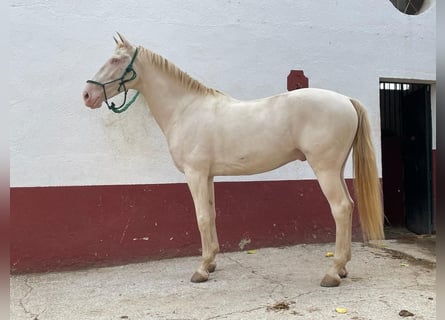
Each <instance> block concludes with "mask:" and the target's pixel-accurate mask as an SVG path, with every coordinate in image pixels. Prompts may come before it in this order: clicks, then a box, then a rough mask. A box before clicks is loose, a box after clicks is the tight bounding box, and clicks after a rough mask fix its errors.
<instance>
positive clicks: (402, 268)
mask: <svg viewBox="0 0 445 320" xmlns="http://www.w3.org/2000/svg"><path fill="white" fill-rule="evenodd" d="M410 241H411V242H409V241H407V240H406V239H399V240H386V241H385V243H384V246H383V248H382V247H373V246H372V245H371V246H364V245H363V244H361V243H353V251H352V252H353V256H352V261H351V262H350V263H349V264H348V267H349V268H348V270H349V276H348V278H346V279H344V280H343V281H342V283H341V285H340V286H339V287H337V288H323V287H320V286H319V281H320V280H321V278H322V277H323V275H324V272H325V270H326V269H327V268H328V266H329V265H330V263H331V259H332V258H331V257H326V256H325V255H326V253H327V252H329V251H333V250H334V246H333V244H311V245H296V246H291V247H285V248H266V249H258V250H256V252H253V253H247V252H234V253H223V254H219V256H218V258H217V263H218V266H217V271H216V272H215V273H213V274H211V277H210V280H209V281H208V282H206V283H201V284H194V283H191V282H190V281H189V279H190V277H191V275H192V273H193V271H194V269H195V267H197V264H198V262H199V258H198V257H188V258H178V259H170V260H162V261H150V262H146V263H140V264H131V265H126V266H118V267H109V268H97V269H90V270H82V271H74V272H61V273H47V274H29V275H18V276H11V278H10V293H11V296H10V319H13V320H16V319H17V320H18V319H23V320H27V319H31V320H71V319H72V320H88V319H94V320H95V319H98V320H102V319H103V320H122V319H127V320H143V319H156V320H167V319H171V320H180V319H183V320H186V319H197V320H201V319H203V320H204V319H205V320H210V319H310V320H317V319H322V320H326V319H353V320H368V319H373V320H391V319H403V318H405V317H407V319H413V320H414V319H425V320H431V319H436V286H435V283H436V257H435V251H434V244H435V237H414V238H413V239H411V240H410ZM336 308H343V310H342V309H338V311H345V313H339V312H338V311H336Z"/></svg>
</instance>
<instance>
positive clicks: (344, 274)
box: [338, 268, 348, 279]
mask: <svg viewBox="0 0 445 320" xmlns="http://www.w3.org/2000/svg"><path fill="white" fill-rule="evenodd" d="M338 275H339V276H340V278H342V279H344V278H346V277H347V276H348V271H347V270H346V268H343V269H341V270H340V272H339V273H338Z"/></svg>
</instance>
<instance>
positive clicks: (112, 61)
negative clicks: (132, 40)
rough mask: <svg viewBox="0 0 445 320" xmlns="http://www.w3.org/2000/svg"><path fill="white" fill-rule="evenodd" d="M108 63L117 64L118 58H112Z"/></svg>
mask: <svg viewBox="0 0 445 320" xmlns="http://www.w3.org/2000/svg"><path fill="white" fill-rule="evenodd" d="M110 63H111V64H118V63H119V59H118V58H112V59H111V60H110Z"/></svg>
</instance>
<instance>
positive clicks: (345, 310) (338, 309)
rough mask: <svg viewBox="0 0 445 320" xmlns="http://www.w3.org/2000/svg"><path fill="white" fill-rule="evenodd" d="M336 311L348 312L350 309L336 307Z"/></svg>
mask: <svg viewBox="0 0 445 320" xmlns="http://www.w3.org/2000/svg"><path fill="white" fill-rule="evenodd" d="M335 311H336V312H337V313H346V312H348V310H347V309H346V308H335Z"/></svg>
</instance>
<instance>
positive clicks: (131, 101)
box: [109, 91, 139, 113]
mask: <svg viewBox="0 0 445 320" xmlns="http://www.w3.org/2000/svg"><path fill="white" fill-rule="evenodd" d="M138 96H139V91H136V94H135V95H134V96H133V98H131V100H130V101H128V102H127V103H126V104H125V105H124V106H123V107H120V108H119V107H118V108H116V107H114V106H109V109H110V110H111V111H113V112H115V113H122V112H124V111H125V110H127V109H128V108H129V107H130V106H131V105H132V104H133V103H134V102H135V101H136V99H137V97H138Z"/></svg>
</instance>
